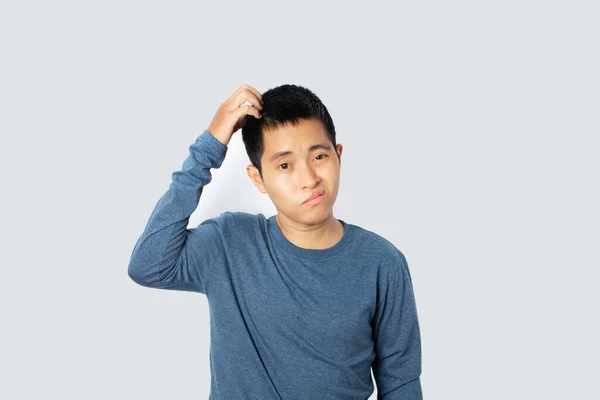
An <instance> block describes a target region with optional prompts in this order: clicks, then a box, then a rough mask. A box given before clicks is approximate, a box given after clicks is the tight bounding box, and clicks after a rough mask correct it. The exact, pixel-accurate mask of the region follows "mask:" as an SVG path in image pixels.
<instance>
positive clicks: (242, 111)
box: [236, 106, 262, 118]
mask: <svg viewBox="0 0 600 400" xmlns="http://www.w3.org/2000/svg"><path fill="white" fill-rule="evenodd" d="M244 115H252V116H254V117H255V118H262V115H261V113H260V112H259V111H258V109H257V108H256V107H252V106H243V107H239V108H238V111H237V112H236V117H237V118H241V117H243V116H244Z"/></svg>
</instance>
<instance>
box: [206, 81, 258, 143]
mask: <svg viewBox="0 0 600 400" xmlns="http://www.w3.org/2000/svg"><path fill="white" fill-rule="evenodd" d="M246 101H248V102H250V103H251V104H252V105H250V104H248V105H244V106H242V104H244V103H245V102H246ZM240 106H241V107H240ZM262 108H263V105H262V95H261V94H260V92H259V91H258V90H256V89H254V88H253V87H252V86H249V85H246V84H243V85H242V86H240V87H239V88H238V89H237V90H236V91H235V92H234V93H233V94H232V95H231V97H229V98H228V99H227V100H225V101H224V102H223V103H221V105H220V106H219V109H218V110H217V112H216V114H215V116H214V117H213V120H212V122H211V123H210V126H209V127H208V131H209V132H210V133H211V134H212V135H213V136H214V137H215V138H217V140H219V142H221V143H223V144H224V145H225V146H227V145H228V144H229V141H230V140H231V136H233V134H234V133H235V132H237V131H238V130H239V129H240V128H241V127H242V123H243V121H244V117H245V116H246V115H247V114H251V115H253V116H254V117H255V118H262V115H261V114H260V112H259V111H258V110H262Z"/></svg>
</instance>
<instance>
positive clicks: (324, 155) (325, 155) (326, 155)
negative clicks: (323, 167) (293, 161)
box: [317, 154, 329, 160]
mask: <svg viewBox="0 0 600 400" xmlns="http://www.w3.org/2000/svg"><path fill="white" fill-rule="evenodd" d="M319 156H323V158H319V160H322V159H324V158H325V157H329V155H328V154H319V155H317V157H319Z"/></svg>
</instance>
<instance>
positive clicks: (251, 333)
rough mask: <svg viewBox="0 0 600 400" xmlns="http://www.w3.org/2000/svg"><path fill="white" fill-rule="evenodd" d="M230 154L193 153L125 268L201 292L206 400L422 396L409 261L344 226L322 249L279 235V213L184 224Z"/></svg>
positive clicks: (197, 146)
mask: <svg viewBox="0 0 600 400" xmlns="http://www.w3.org/2000/svg"><path fill="white" fill-rule="evenodd" d="M227 149H228V147H227V146H226V145H224V144H223V143H221V142H220V141H218V140H217V139H216V138H215V137H214V136H213V135H212V134H211V133H210V132H209V131H208V130H205V131H204V132H203V133H202V134H201V135H199V136H198V138H197V139H196V141H195V142H194V143H193V144H192V145H191V146H190V147H189V150H190V154H189V156H188V157H187V158H186V159H185V161H184V162H183V166H182V169H181V170H180V171H177V172H174V173H173V174H172V183H171V184H170V186H169V188H168V190H167V192H166V193H165V194H164V195H163V196H162V197H161V198H160V199H159V201H158V203H157V205H156V206H155V208H154V210H153V212H152V214H151V216H150V219H149V221H148V223H147V224H146V227H145V229H144V231H143V233H142V235H141V236H140V237H139V239H138V240H137V242H136V244H135V247H134V249H133V252H132V254H131V260H130V263H129V267H128V274H129V277H130V278H131V279H132V280H133V281H135V282H136V283H138V284H140V285H142V286H146V287H150V288H158V289H169V290H183V291H192V292H198V293H202V294H204V295H206V296H207V299H208V304H209V310H210V371H211V388H210V397H209V399H210V400H232V399H233V400H237V399H261V400H270V399H273V400H276V399H277V400H281V399H283V400H291V399H294V400H296V399H300V400H302V399H311V400H314V399H323V400H325V399H336V400H342V399H343V400H348V399H360V400H365V399H368V398H369V396H370V395H371V394H372V393H373V391H374V386H373V382H372V379H371V368H372V370H373V376H374V377H375V383H376V385H377V392H378V397H377V398H378V399H386V400H392V399H413V400H417V399H422V398H423V395H422V390H421V381H420V375H421V337H420V331H419V322H418V316H417V309H416V304H415V297H414V293H413V286H412V280H411V275H410V271H409V268H408V264H407V261H406V258H405V256H404V254H403V253H402V252H401V251H400V250H398V249H397V248H396V247H395V246H394V245H393V244H392V243H391V242H389V241H388V240H386V239H385V238H383V237H381V236H379V235H377V234H375V233H373V232H371V231H368V230H366V229H363V228H361V227H359V226H357V225H353V224H350V223H347V222H346V221H343V220H341V219H340V220H339V221H340V222H341V223H342V224H343V226H344V234H343V237H342V238H341V240H340V241H339V242H338V243H336V244H335V245H334V246H332V247H329V248H327V249H305V248H301V247H298V246H296V245H295V244H293V243H292V242H290V241H289V240H287V239H286V237H285V236H284V235H283V233H282V232H281V230H280V229H279V226H278V224H277V222H276V220H275V216H274V215H273V216H270V217H266V216H264V215H263V214H257V215H253V214H249V213H244V212H223V213H222V214H220V215H218V216H216V217H214V218H210V219H207V220H205V221H204V222H202V223H201V224H199V225H198V226H197V227H195V228H192V229H188V227H187V226H188V223H189V218H190V216H191V214H192V213H193V212H194V210H195V209H196V208H197V206H198V204H199V201H200V196H201V194H202V189H203V187H204V186H206V185H207V184H208V183H209V182H210V181H211V178H212V176H211V172H210V169H211V168H219V167H220V166H221V164H222V163H223V160H224V159H225V155H226V153H227Z"/></svg>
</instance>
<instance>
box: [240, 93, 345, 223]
mask: <svg viewBox="0 0 600 400" xmlns="http://www.w3.org/2000/svg"><path fill="white" fill-rule="evenodd" d="M262 101H263V109H262V110H261V114H262V118H260V119H257V118H255V117H254V116H251V115H247V116H246V117H245V120H244V124H243V126H242V139H243V141H244V145H245V146H246V152H247V153H248V157H249V158H250V162H251V163H252V164H251V165H248V167H246V171H247V173H248V176H249V177H250V179H251V180H252V182H253V183H254V185H255V186H256V188H257V189H258V190H259V191H260V192H261V193H267V194H268V195H269V197H270V198H271V201H272V202H273V204H274V205H275V207H276V208H277V210H278V211H279V212H281V213H283V214H284V215H285V216H286V217H288V218H291V219H293V220H295V221H298V222H302V223H306V224H312V223H319V222H322V221H323V220H325V219H327V218H329V217H330V216H331V215H332V208H333V204H334V203H335V199H336V197H337V193H338V187H339V179H340V167H341V156H342V145H341V144H336V141H335V126H334V124H333V121H332V119H331V116H330V115H329V112H328V111H327V108H326V107H325V105H323V103H322V102H321V100H320V99H319V98H318V97H317V96H316V95H315V94H314V93H313V92H311V91H310V90H308V89H306V88H303V87H301V86H297V85H287V84H286V85H281V86H278V87H275V88H273V89H269V90H268V91H266V92H265V93H263V94H262ZM282 152H286V153H285V154H279V153H282ZM318 191H324V192H325V196H324V198H323V199H322V201H321V202H320V203H319V204H312V205H307V204H303V202H304V201H305V200H306V199H307V198H309V197H310V196H312V195H313V194H315V193H316V192H318Z"/></svg>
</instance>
